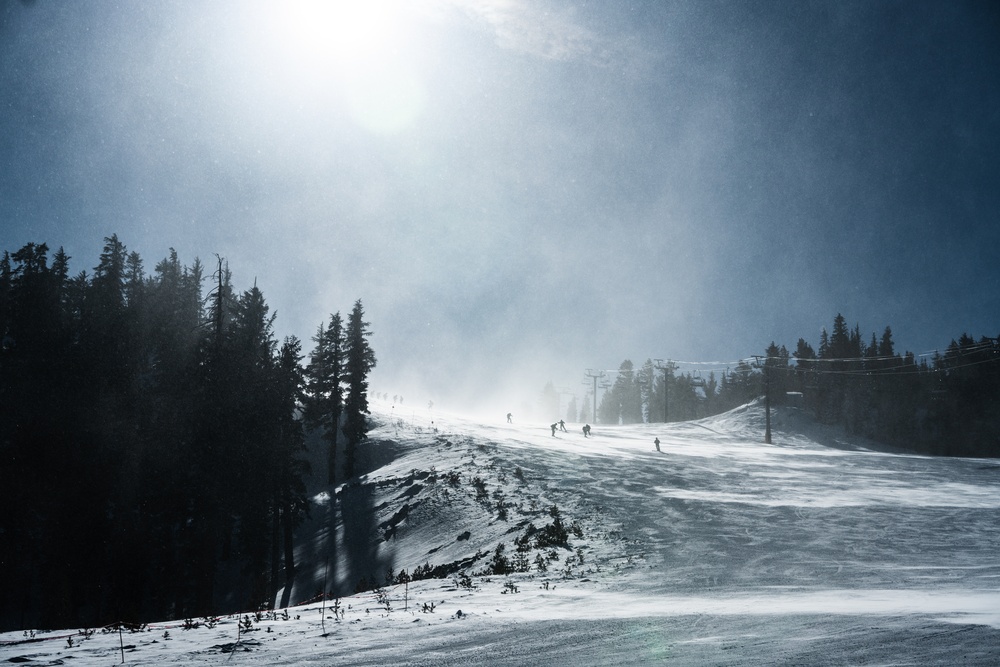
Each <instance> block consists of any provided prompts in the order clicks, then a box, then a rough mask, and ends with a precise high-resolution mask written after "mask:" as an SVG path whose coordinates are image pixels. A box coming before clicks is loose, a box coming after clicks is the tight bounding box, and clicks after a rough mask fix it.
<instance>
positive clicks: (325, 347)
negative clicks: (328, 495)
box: [305, 313, 346, 484]
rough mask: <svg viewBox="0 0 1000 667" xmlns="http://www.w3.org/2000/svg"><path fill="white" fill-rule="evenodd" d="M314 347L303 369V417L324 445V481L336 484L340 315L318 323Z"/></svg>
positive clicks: (341, 358) (340, 398)
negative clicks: (325, 444)
mask: <svg viewBox="0 0 1000 667" xmlns="http://www.w3.org/2000/svg"><path fill="white" fill-rule="evenodd" d="M313 341H314V342H315V343H316V347H315V348H313V351H312V354H311V355H310V359H309V365H308V366H307V368H306V381H307V389H306V393H307V398H306V402H305V418H306V422H307V424H308V425H309V426H310V427H311V428H318V429H320V430H321V432H322V435H323V439H324V440H326V442H327V447H328V450H327V481H328V482H329V483H330V484H335V483H336V481H337V448H338V446H339V445H338V437H337V434H338V433H339V431H340V419H341V415H342V414H343V411H344V395H343V388H342V385H343V384H344V382H345V379H346V378H345V363H346V360H345V349H344V347H345V344H344V327H343V324H342V321H341V317H340V313H334V314H333V315H331V316H330V324H329V326H326V327H324V325H322V324H320V327H319V331H317V333H316V335H315V336H314V337H313Z"/></svg>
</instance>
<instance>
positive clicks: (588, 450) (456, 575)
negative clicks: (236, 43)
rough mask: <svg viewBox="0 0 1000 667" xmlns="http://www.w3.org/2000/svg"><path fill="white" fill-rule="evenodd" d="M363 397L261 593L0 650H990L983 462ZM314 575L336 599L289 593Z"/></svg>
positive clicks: (176, 655)
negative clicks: (335, 461)
mask: <svg viewBox="0 0 1000 667" xmlns="http://www.w3.org/2000/svg"><path fill="white" fill-rule="evenodd" d="M373 412H374V415H373V417H374V419H375V421H376V422H377V424H378V426H377V427H376V428H375V429H374V430H373V431H372V432H371V433H370V434H369V435H370V438H371V446H370V448H369V455H370V458H369V460H368V462H367V463H368V469H369V472H368V473H367V474H365V475H363V476H362V477H360V478H358V479H355V480H351V481H350V482H349V483H347V484H342V485H340V486H338V487H337V488H336V489H330V488H325V487H322V486H319V485H317V486H315V487H314V488H313V489H312V491H311V495H312V504H313V507H312V512H311V518H310V520H309V521H308V522H307V523H306V524H304V525H303V526H302V527H300V530H299V534H298V543H299V548H298V551H297V554H296V556H297V559H298V567H299V573H300V574H299V576H298V577H297V578H296V581H295V584H294V585H293V586H291V587H289V589H288V590H285V591H282V592H281V593H280V594H279V596H278V600H277V604H276V607H277V608H278V609H279V610H278V611H276V612H268V613H263V614H258V615H257V616H254V615H253V614H252V613H249V612H248V613H247V614H244V615H242V616H233V617H226V618H222V619H219V621H218V622H212V623H206V622H203V621H193V622H189V623H188V624H187V625H188V626H193V625H195V624H197V626H198V627H189V629H184V625H185V624H184V623H181V622H177V621H174V622H165V623H162V624H150V625H149V626H146V627H144V628H142V629H141V631H139V632H133V633H125V634H124V636H123V638H122V639H121V640H120V639H119V636H118V634H117V632H111V633H101V632H97V633H92V634H90V635H89V636H86V635H81V634H78V633H76V632H69V633H67V632H62V633H37V635H36V636H34V637H30V636H22V634H20V633H6V634H4V635H2V636H0V642H3V644H2V645H0V659H4V660H14V661H17V662H21V663H24V664H38V665H41V664H62V663H59V662H58V661H65V660H66V659H67V658H73V661H72V664H77V665H90V664H94V665H97V664H101V665H104V664H118V663H119V662H121V661H122V658H124V661H125V662H126V663H127V664H172V665H200V664H220V663H222V662H227V661H228V660H230V659H233V661H234V662H235V661H236V660H239V661H240V662H242V663H244V664H245V663H251V664H268V665H305V664H324V665H329V664H342V665H383V664H404V665H432V664H433V665H441V664H444V665H465V664H472V665H494V664H496V665H523V664H539V663H546V664H555V665H569V664H573V665H599V664H600V665H618V664H663V663H665V664H692V665H695V664H721V665H728V664H733V665H735V664H740V665H748V664H749V665H764V664H857V663H861V662H863V663H866V664H956V662H961V663H962V664H982V665H987V664H998V663H1000V564H998V562H997V560H996V558H995V554H996V553H997V549H998V547H1000V530H998V525H997V519H998V516H1000V513H998V509H1000V493H998V491H1000V477H998V473H1000V465H998V464H997V463H996V462H995V461H991V460H984V459H935V458H929V457H923V456H913V455H905V454H893V453H886V452H879V451H875V450H874V449H872V448H871V447H870V446H869V445H868V443H857V442H853V441H851V440H850V439H847V438H845V437H844V436H843V435H842V434H840V433H838V432H837V431H835V430H832V429H826V428H822V427H819V426H817V425H815V424H812V423H811V421H810V420H809V419H808V417H806V416H805V415H803V414H801V413H799V412H798V411H796V410H794V409H783V410H780V411H775V412H774V414H773V420H772V421H773V424H772V426H773V433H774V435H773V441H774V444H772V445H765V444H762V442H761V440H762V435H763V423H764V422H763V419H764V415H763V408H762V407H761V406H760V405H756V404H750V405H748V406H744V407H742V408H739V409H737V410H734V411H732V412H729V413H726V414H724V415H719V416H716V417H712V418H708V419H703V420H700V421H698V422H686V423H677V424H668V425H663V424H643V425H632V426H614V427H606V426H601V425H595V426H594V430H593V434H592V436H591V437H585V436H584V435H583V433H582V432H581V430H580V425H567V428H568V429H569V430H568V431H567V432H558V433H556V434H555V435H553V434H552V433H551V430H550V428H549V425H548V424H539V423H530V424H520V423H517V422H516V421H515V423H513V424H508V423H505V421H504V420H503V419H502V418H500V417H499V416H498V419H497V420H496V422H495V423H483V422H482V421H476V420H472V419H467V418H463V417H461V416H456V415H448V414H443V413H439V412H433V413H432V412H431V411H429V410H425V411H408V412H406V413H405V414H404V413H403V412H402V411H398V410H395V409H393V408H391V407H390V406H387V405H377V404H376V405H375V406H373ZM654 438H658V439H659V440H660V449H661V451H659V452H658V451H656V449H655V447H654V444H653V440H654ZM553 508H556V509H555V510H554V509H553ZM557 516H558V519H557V518H556V517H557ZM372 526H374V527H375V530H372V529H371V527H372ZM331 536H336V538H337V539H336V540H331ZM560 538H564V539H562V541H560ZM400 570H406V572H407V573H408V574H410V575H415V574H425V575H426V574H434V575H436V576H437V577H439V578H426V579H421V580H418V581H409V582H403V581H402V580H401V579H400V577H399V572H400ZM511 570H513V571H511ZM362 578H364V580H365V582H364V585H363V586H362V587H363V588H368V589H372V588H374V590H367V591H366V592H363V593H357V594H354V590H355V589H356V588H358V583H359V582H360V580H361V579H362ZM322 590H332V591H334V592H335V595H336V596H337V597H336V599H330V600H319V599H315V600H313V601H312V602H308V603H306V604H303V605H301V606H290V607H289V605H294V604H295V603H297V602H301V601H304V600H309V599H311V598H314V597H315V595H316V593H318V592H319V591H322ZM286 607H287V612H284V611H281V609H283V608H286ZM209 625H212V626H213V627H208V626H209ZM47 636H48V637H55V638H57V639H52V640H49V641H33V642H31V643H19V642H25V641H27V640H29V639H31V640H37V639H45V638H46V637H47ZM126 645H128V646H130V647H131V648H127V647H126Z"/></svg>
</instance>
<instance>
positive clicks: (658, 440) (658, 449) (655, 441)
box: [653, 438, 660, 451]
mask: <svg viewBox="0 0 1000 667" xmlns="http://www.w3.org/2000/svg"><path fill="white" fill-rule="evenodd" d="M653 444H654V445H656V451H660V439H659V438H657V439H656V440H654V441H653Z"/></svg>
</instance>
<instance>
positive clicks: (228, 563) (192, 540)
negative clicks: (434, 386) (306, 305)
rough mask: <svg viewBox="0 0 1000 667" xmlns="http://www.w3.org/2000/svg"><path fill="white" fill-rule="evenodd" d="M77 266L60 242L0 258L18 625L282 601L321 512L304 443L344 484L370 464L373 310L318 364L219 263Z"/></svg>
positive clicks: (7, 585)
mask: <svg viewBox="0 0 1000 667" xmlns="http://www.w3.org/2000/svg"><path fill="white" fill-rule="evenodd" d="M69 260H70V258H69V257H67V256H66V254H65V253H64V252H63V251H62V250H61V249H60V250H58V251H56V252H55V253H54V254H52V255H51V257H50V254H49V248H48V246H47V245H46V244H44V243H40V244H35V243H29V244H27V245H25V246H24V247H23V248H21V249H20V250H18V251H16V252H14V253H10V252H6V253H4V255H3V258H2V260H0V337H2V341H3V345H2V350H0V489H2V490H3V491H2V492H3V494H4V495H3V499H4V502H3V505H4V507H5V510H4V512H3V513H2V514H0V562H2V563H3V567H0V578H2V586H0V591H2V594H0V619H2V625H4V626H7V627H21V626H23V625H25V624H27V625H31V626H38V627H65V626H68V625H87V626H95V625H100V624H103V623H108V622H111V621H118V620H121V619H127V620H135V619H148V618H154V617H170V618H188V617H195V616H201V615H208V614H210V613H220V612H224V611H226V610H227V609H229V610H232V609H246V608H258V607H259V606H260V605H262V604H266V603H267V602H268V601H269V600H273V598H274V593H275V591H276V590H277V589H279V588H281V587H282V586H283V584H284V582H285V581H286V580H287V579H289V578H290V577H292V576H293V575H294V572H295V560H294V542H293V531H294V529H295V527H296V525H297V524H298V523H299V522H300V521H301V520H302V518H303V516H304V513H305V512H306V511H307V508H308V505H307V502H306V500H305V498H304V495H303V494H304V490H305V488H304V484H303V476H304V475H305V473H306V472H307V470H306V467H305V466H306V464H305V462H304V458H303V453H304V448H305V442H306V440H305V434H306V429H314V430H317V431H318V432H319V434H320V435H322V437H323V438H325V439H326V440H327V441H328V442H329V443H330V447H329V455H328V459H329V461H330V465H329V470H328V471H327V473H328V475H329V477H330V481H335V479H336V476H337V474H338V473H339V474H341V475H343V476H347V477H349V476H350V475H352V474H353V471H352V465H353V462H354V460H355V455H356V453H357V449H358V448H359V447H363V446H364V444H363V443H364V440H365V433H366V421H365V417H366V414H367V413H368V399H367V392H368V374H369V372H370V371H371V369H372V368H373V367H374V365H375V355H374V352H373V351H372V349H371V347H370V346H369V343H368V337H369V335H370V331H369V329H368V326H369V325H368V323H367V322H365V321H364V310H363V307H362V303H361V301H360V300H359V301H357V302H356V303H355V304H354V306H353V309H352V310H351V312H350V314H349V315H348V316H347V318H346V321H345V322H343V323H342V320H341V316H340V314H339V313H337V314H334V315H332V316H331V318H330V320H329V321H328V322H324V323H322V324H321V325H320V326H319V333H318V334H317V335H316V337H315V338H314V340H313V342H314V343H315V347H314V348H313V349H312V350H311V351H310V350H304V349H303V345H302V342H301V341H300V340H298V339H297V338H295V337H288V338H285V339H284V340H283V341H278V340H276V339H275V335H274V332H273V323H274V315H271V314H269V307H268V304H267V302H266V300H265V298H264V295H263V293H262V292H261V290H260V289H259V288H258V287H257V286H256V285H254V286H253V287H251V288H250V289H247V290H244V291H238V290H237V289H236V288H235V287H234V285H233V284H232V282H231V273H230V271H229V268H228V266H227V264H226V262H225V260H224V259H222V258H217V259H216V261H215V262H214V264H213V266H211V267H209V268H206V267H205V266H203V265H202V264H201V263H200V261H198V260H195V261H194V262H193V263H192V264H190V265H183V264H182V263H181V261H180V260H179V258H178V257H177V254H176V252H174V251H173V250H170V252H169V254H168V256H167V257H165V258H163V259H162V260H160V261H158V262H157V263H156V264H155V266H154V267H153V270H152V272H147V271H146V269H145V267H144V263H143V260H142V258H141V257H140V256H139V255H138V254H137V253H135V252H128V251H127V248H126V246H125V245H124V244H123V243H122V242H121V241H119V239H118V238H117V236H111V237H109V238H106V239H105V243H104V248H103V252H102V253H101V256H100V259H99V262H98V264H97V266H95V267H94V268H93V271H92V272H91V273H87V272H86V271H82V272H80V273H78V274H75V275H71V273H70V268H69ZM338 423H340V424H341V425H342V426H343V428H342V429H340V430H341V432H342V434H343V437H342V438H340V439H338V437H337V430H338V429H337V424H338ZM338 440H339V441H338ZM338 449H339V451H340V452H341V453H342V455H343V458H344V461H343V463H342V464H341V465H339V466H338V465H337V461H336V455H337V451H338ZM234 573H235V575H234ZM224 576H228V577H229V579H233V578H234V577H235V578H236V579H238V580H239V582H240V583H239V586H238V587H237V586H233V585H232V583H231V581H229V580H227V581H222V579H223V577H224Z"/></svg>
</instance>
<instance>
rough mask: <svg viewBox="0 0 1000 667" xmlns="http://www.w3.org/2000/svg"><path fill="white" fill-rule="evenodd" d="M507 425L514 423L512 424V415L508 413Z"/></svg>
mask: <svg viewBox="0 0 1000 667" xmlns="http://www.w3.org/2000/svg"><path fill="white" fill-rule="evenodd" d="M507 423H508V424H510V423H512V422H511V421H510V413H509V412H508V413H507Z"/></svg>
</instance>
